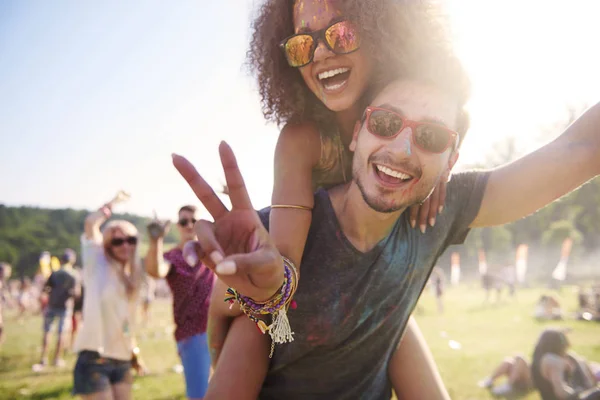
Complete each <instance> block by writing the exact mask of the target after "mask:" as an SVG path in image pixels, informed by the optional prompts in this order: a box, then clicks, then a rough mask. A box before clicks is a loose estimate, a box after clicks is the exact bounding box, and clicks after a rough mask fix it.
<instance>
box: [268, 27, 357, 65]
mask: <svg viewBox="0 0 600 400" xmlns="http://www.w3.org/2000/svg"><path fill="white" fill-rule="evenodd" d="M319 39H321V41H323V43H325V45H326V46H327V48H328V49H329V50H331V51H332V52H334V53H335V54H348V53H352V52H353V51H356V50H358V49H359V47H360V38H359V35H358V32H357V29H356V28H355V27H354V25H353V24H352V23H351V22H350V21H347V20H343V21H339V22H336V23H333V24H331V25H329V26H328V27H326V28H324V29H321V30H318V31H315V32H308V33H298V34H295V35H292V36H290V37H288V38H286V39H284V40H283V41H282V42H281V43H280V44H279V47H281V48H282V49H283V52H284V53H285V57H286V58H287V61H288V63H289V64H290V66H292V67H295V68H298V67H303V66H305V65H307V64H310V63H311V62H312V60H313V58H314V56H315V50H316V49H317V44H318V41H319Z"/></svg>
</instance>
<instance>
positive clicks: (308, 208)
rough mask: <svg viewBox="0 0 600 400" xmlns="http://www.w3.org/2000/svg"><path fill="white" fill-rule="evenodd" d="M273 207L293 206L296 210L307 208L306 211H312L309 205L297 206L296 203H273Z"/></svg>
mask: <svg viewBox="0 0 600 400" xmlns="http://www.w3.org/2000/svg"><path fill="white" fill-rule="evenodd" d="M273 208H291V209H294V210H305V211H312V209H313V208H312V207H308V206H297V205H294V204H272V205H271V209H273Z"/></svg>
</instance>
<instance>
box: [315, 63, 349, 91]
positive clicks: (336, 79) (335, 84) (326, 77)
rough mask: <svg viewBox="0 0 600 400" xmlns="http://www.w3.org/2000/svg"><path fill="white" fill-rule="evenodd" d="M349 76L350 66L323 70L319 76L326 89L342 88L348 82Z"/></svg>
mask: <svg viewBox="0 0 600 400" xmlns="http://www.w3.org/2000/svg"><path fill="white" fill-rule="evenodd" d="M349 76H350V68H336V69H332V70H329V71H324V72H321V73H320V74H318V76H317V77H318V78H319V82H320V83H321V85H323V88H324V89H325V90H328V91H334V90H338V89H340V88H342V87H343V86H344V85H345V84H346V82H348V77H349Z"/></svg>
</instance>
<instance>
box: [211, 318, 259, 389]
mask: <svg viewBox="0 0 600 400" xmlns="http://www.w3.org/2000/svg"><path fill="white" fill-rule="evenodd" d="M270 343H271V341H270V339H269V335H263V334H261V333H260V332H259V331H258V329H256V326H255V324H254V322H252V321H250V319H248V317H246V316H245V315H240V316H239V317H237V318H235V320H234V321H233V322H232V324H231V329H230V330H229V334H228V335H227V340H226V342H225V346H224V347H223V352H222V354H221V361H220V362H219V363H218V364H217V367H216V368H215V370H214V373H213V375H212V377H211V379H210V382H209V384H208V391H207V392H206V395H205V396H204V399H205V400H245V399H248V400H255V399H257V398H258V394H259V392H260V389H261V387H262V383H263V381H264V379H265V376H266V375H267V370H268V368H269V345H270Z"/></svg>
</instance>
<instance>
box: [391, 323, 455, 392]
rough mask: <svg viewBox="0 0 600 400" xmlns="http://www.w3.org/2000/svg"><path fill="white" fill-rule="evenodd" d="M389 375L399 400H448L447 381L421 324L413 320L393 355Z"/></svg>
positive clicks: (407, 326)
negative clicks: (445, 381) (420, 326)
mask: <svg viewBox="0 0 600 400" xmlns="http://www.w3.org/2000/svg"><path fill="white" fill-rule="evenodd" d="M388 375H389V377H390V380H391V382H392V387H393V388H394V392H396V396H397V397H398V399H400V400H404V399H406V400H410V399H431V400H449V399H450V396H449V395H448V392H447V391H446V387H445V386H444V382H442V378H441V376H440V373H439V371H438V369H437V365H436V363H435V361H434V359H433V355H432V354H431V351H430V350H429V347H428V346H427V342H425V338H424V337H423V334H422V333H421V329H419V325H417V322H416V321H415V319H414V318H413V317H410V319H409V320H408V324H407V325H406V332H405V333H404V337H403V338H402V340H401V341H400V344H399V345H398V349H397V350H396V352H395V353H394V354H393V355H392V358H391V360H390V364H389V365H388Z"/></svg>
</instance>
